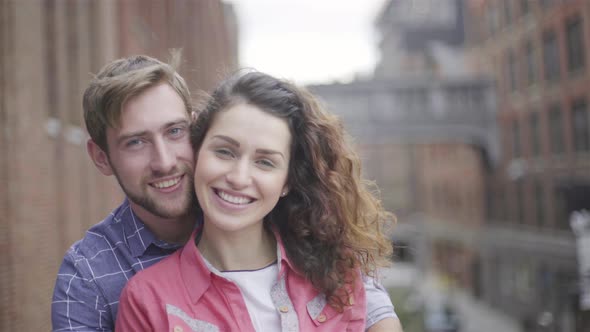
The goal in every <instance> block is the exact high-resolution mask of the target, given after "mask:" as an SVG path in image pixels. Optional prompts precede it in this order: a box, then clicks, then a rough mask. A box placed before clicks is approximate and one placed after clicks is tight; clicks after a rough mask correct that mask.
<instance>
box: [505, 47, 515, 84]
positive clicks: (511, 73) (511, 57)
mask: <svg viewBox="0 0 590 332" xmlns="http://www.w3.org/2000/svg"><path fill="white" fill-rule="evenodd" d="M507 61H508V86H509V87H510V91H516V88H517V73H516V70H517V69H516V68H517V64H516V55H515V54H514V51H513V50H510V51H508V60H507Z"/></svg>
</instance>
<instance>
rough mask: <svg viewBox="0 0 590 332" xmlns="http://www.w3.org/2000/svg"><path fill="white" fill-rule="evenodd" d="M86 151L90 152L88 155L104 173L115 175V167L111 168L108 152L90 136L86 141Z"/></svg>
mask: <svg viewBox="0 0 590 332" xmlns="http://www.w3.org/2000/svg"><path fill="white" fill-rule="evenodd" d="M86 151H87V152H88V156H90V159H92V161H93V162H94V165H96V168H98V170H99V171H100V172H101V173H102V174H104V175H107V176H109V175H113V174H114V173H113V169H112V168H111V163H110V162H109V157H108V156H107V153H106V152H104V151H103V149H101V148H100V146H98V145H97V144H96V143H95V142H94V141H93V140H92V138H89V139H88V141H87V142H86Z"/></svg>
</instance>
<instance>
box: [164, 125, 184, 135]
mask: <svg viewBox="0 0 590 332" xmlns="http://www.w3.org/2000/svg"><path fill="white" fill-rule="evenodd" d="M168 133H169V134H170V135H172V136H180V135H182V134H183V133H184V129H183V128H179V127H176V128H172V129H170V130H169V131H168Z"/></svg>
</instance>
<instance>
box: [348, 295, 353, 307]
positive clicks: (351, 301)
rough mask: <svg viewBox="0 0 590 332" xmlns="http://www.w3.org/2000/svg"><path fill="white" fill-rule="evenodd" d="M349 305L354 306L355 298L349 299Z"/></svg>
mask: <svg viewBox="0 0 590 332" xmlns="http://www.w3.org/2000/svg"><path fill="white" fill-rule="evenodd" d="M348 304H349V305H353V304H354V297H353V296H352V295H351V296H350V297H349V298H348Z"/></svg>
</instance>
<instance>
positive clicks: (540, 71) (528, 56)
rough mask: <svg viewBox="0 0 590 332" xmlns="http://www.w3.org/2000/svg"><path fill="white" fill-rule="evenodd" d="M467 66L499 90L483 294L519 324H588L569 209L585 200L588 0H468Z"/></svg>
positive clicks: (589, 116) (589, 146)
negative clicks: (581, 304)
mask: <svg viewBox="0 0 590 332" xmlns="http://www.w3.org/2000/svg"><path fill="white" fill-rule="evenodd" d="M465 9H466V12H467V15H466V22H467V28H466V38H467V45H468V50H467V52H468V56H467V58H468V61H469V65H470V69H471V70H472V71H473V72H475V73H479V74H481V73H485V74H488V75H490V76H492V77H493V78H494V80H495V82H496V86H497V91H498V119H497V121H498V128H499V131H500V133H501V135H500V136H501V138H502V139H501V142H500V144H501V151H502V153H501V156H500V163H499V166H498V168H497V169H496V170H495V172H494V175H493V178H494V179H493V184H492V185H491V186H490V192H489V203H490V209H489V211H490V213H489V215H488V224H489V232H488V236H487V239H486V240H485V241H484V243H486V250H485V252H486V253H485V255H484V257H483V258H482V259H483V260H484V264H483V265H484V272H483V276H484V279H485V281H484V288H485V289H486V291H485V294H484V298H485V299H486V301H488V302H489V303H492V304H493V305H494V306H496V307H498V308H502V309H503V310H504V311H505V312H507V313H509V314H511V315H513V316H514V317H516V318H517V319H519V320H520V321H521V322H522V326H523V329H524V330H525V331H586V330H590V324H589V312H588V311H585V310H582V309H581V308H580V307H579V301H578V299H579V297H580V288H579V285H578V268H577V262H576V247H575V245H576V242H575V237H574V235H573V233H572V230H571V227H570V223H569V217H570V214H571V213H572V212H573V211H576V210H580V209H584V208H585V209H590V110H589V107H588V105H589V102H590V89H589V87H590V71H589V70H588V67H589V66H590V2H589V1H587V0H561V1H558V0H550V1H543V0H539V1H530V0H522V1H511V0H506V1H475V0H474V1H466V2H465Z"/></svg>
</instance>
